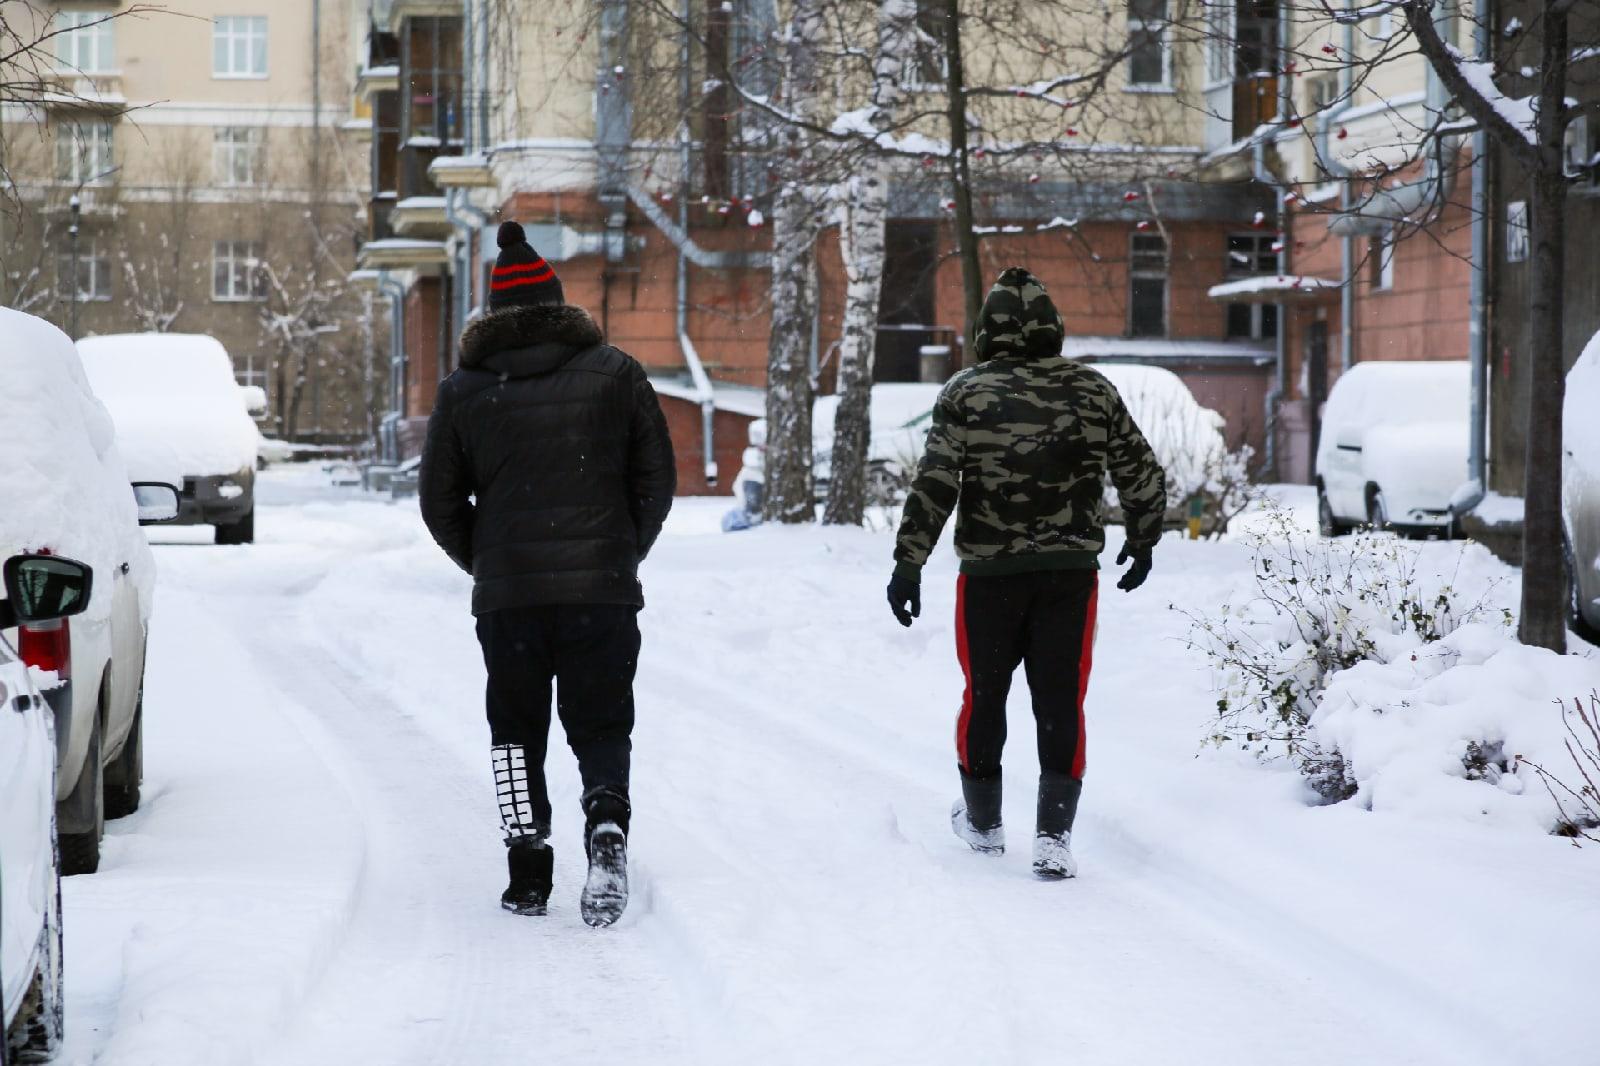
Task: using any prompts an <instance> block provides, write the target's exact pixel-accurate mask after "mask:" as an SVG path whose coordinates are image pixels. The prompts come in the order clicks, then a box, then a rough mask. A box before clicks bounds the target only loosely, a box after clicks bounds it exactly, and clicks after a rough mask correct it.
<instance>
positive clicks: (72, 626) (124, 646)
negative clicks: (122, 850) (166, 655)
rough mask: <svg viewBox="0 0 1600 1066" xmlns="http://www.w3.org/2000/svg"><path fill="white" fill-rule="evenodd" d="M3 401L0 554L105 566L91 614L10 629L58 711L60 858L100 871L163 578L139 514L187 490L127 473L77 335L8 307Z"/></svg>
mask: <svg viewBox="0 0 1600 1066" xmlns="http://www.w3.org/2000/svg"><path fill="white" fill-rule="evenodd" d="M0 412H3V413H4V417H0V456H3V457H4V458H3V460H0V559H4V558H9V557H11V556H13V555H21V554H25V553H38V554H50V555H56V556H60V557H63V558H66V559H74V560H78V561H81V562H82V563H84V564H85V565H87V566H88V567H89V568H90V570H91V571H92V573H93V574H94V577H95V588H94V594H93V596H92V597H91V598H90V600H89V603H88V606H87V608H86V609H85V610H84V611H83V612H82V613H79V614H75V615H73V616H72V617H70V618H67V619H64V620H50V621H43V622H39V623H37V624H33V623H24V624H20V625H18V626H17V627H16V628H15V632H13V633H11V634H10V635H9V639H10V642H11V645H12V646H13V647H15V648H16V649H17V651H18V653H19V655H20V656H21V658H22V661H23V662H24V663H26V664H27V665H28V666H29V667H30V668H31V669H32V670H33V671H34V677H35V680H36V682H37V683H38V684H39V687H40V688H41V689H43V690H44V692H45V698H46V699H47V700H48V701H49V704H50V707H51V709H52V711H53V714H54V720H55V737H56V767H57V788H56V800H57V803H56V824H57V831H58V833H59V837H60V844H61V865H62V870H63V872H65V873H69V874H72V873H92V872H93V871H94V870H95V869H96V868H97V867H98V866H99V862H100V837H101V833H102V831H103V829H104V823H105V819H107V818H117V817H120V816H122V815H125V814H129V813H132V812H133V811H134V810H135V809H137V808H138V805H139V785H140V778H141V775H142V770H143V766H142V751H143V741H142V736H143V731H142V722H143V715H142V713H141V706H142V703H143V688H144V666H145V638H146V635H147V633H148V632H149V625H150V608H151V602H152V597H153V594H154V591H155V559H154V557H153V556H152V555H151V552H150V545H149V544H148V543H147V542H146V540H145V537H144V534H143V532H142V531H141V530H140V529H139V525H140V523H141V522H148V521H158V520H170V519H172V518H174V517H176V515H177V512H178V498H177V489H176V487H175V486H173V485H170V484H168V485H138V486H133V485H130V482H129V478H128V473H127V468H126V467H125V465H124V463H123V458H122V455H121V452H120V450H119V448H118V443H117V436H116V428H115V426H114V424H113V423H112V420H111V416H110V415H109V414H108V413H107V411H106V409H105V407H104V406H103V405H102V404H101V403H100V402H99V400H97V399H96V398H95V395H94V393H93V391H92V390H91V389H90V386H89V379H88V377H87V376H86V375H85V373H84V369H83V365H82V363H81V362H80V361H79V359H78V353H77V352H76V351H75V350H74V349H73V346H72V342H71V341H70V340H68V339H67V336H66V334H64V333H62V332H61V331H60V330H58V329H57V328H56V327H54V326H52V325H50V324H49V323H48V322H45V321H44V320H42V319H39V318H35V317H33V316H32V315H27V314H23V313H21V312H19V311H13V310H9V309H4V308H0ZM7 628H9V627H7ZM0 635H5V633H4V631H3V630H0Z"/></svg>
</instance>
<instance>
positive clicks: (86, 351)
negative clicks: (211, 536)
mask: <svg viewBox="0 0 1600 1066" xmlns="http://www.w3.org/2000/svg"><path fill="white" fill-rule="evenodd" d="M78 351H79V353H80V354H81V355H82V356H83V364H84V368H85V369H86V370H87V371H88V373H89V380H90V381H91V382H92V383H93V385H94V391H95V394H96V395H98V396H99V397H100V399H101V400H102V401H103V402H104V403H105V405H106V407H107V408H108V409H109V410H110V411H111V417H112V418H113V419H115V421H116V425H117V437H118V440H119V441H120V443H121V445H122V449H123V452H124V454H125V455H126V456H127V459H128V466H129V469H130V470H131V471H132V472H133V473H134V475H135V476H136V477H142V478H150V479H152V480H166V479H167V478H168V477H170V476H173V474H174V473H175V474H176V475H177V476H178V477H181V479H182V482H181V484H182V489H183V507H182V510H181V512H180V514H179V516H178V522H179V523H180V524H184V525H197V524H202V523H203V524H208V525H213V526H215V527H216V541H217V543H218V544H249V543H250V542H252V541H254V540H255V528H256V526H255V521H256V517H255V516H256V512H255V476H256V475H255V471H256V461H257V456H258V453H259V449H260V441H261V433H260V431H259V430H258V429H256V424H255V422H254V421H252V420H251V418H250V408H251V407H252V406H256V404H257V403H258V402H259V400H260V395H259V394H260V390H259V389H242V388H240V387H239V385H238V383H237V382H236V381H235V380H234V376H233V360H232V359H231V358H229V356H228V353H227V350H226V349H224V348H223V347H222V345H221V344H220V343H219V342H218V341H217V340H216V339H215V338H214V337H207V336H202V335H200V334H192V333H124V334H116V335H110V336H104V337H86V338H84V339H83V340H81V341H79V342H78Z"/></svg>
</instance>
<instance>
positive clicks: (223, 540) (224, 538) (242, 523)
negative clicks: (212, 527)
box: [216, 507, 256, 544]
mask: <svg viewBox="0 0 1600 1066" xmlns="http://www.w3.org/2000/svg"><path fill="white" fill-rule="evenodd" d="M255 541H256V509H255V508H254V507H251V508H250V510H249V511H247V512H245V516H244V517H243V518H241V519H239V520H238V521H237V522H231V523H229V524H228V525H225V526H218V527H217V536H216V542H217V543H218V544H254V543H255Z"/></svg>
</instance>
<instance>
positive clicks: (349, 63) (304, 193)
mask: <svg viewBox="0 0 1600 1066" xmlns="http://www.w3.org/2000/svg"><path fill="white" fill-rule="evenodd" d="M132 7H133V5H130V4H128V3H104V2H99V3H96V2H73V3H58V4H40V5H34V8H35V14H36V15H37V16H38V17H39V18H40V19H43V20H48V22H47V23H43V24H41V26H40V27H39V29H41V30H43V29H46V28H47V29H49V30H51V31H54V36H53V37H51V38H50V39H49V40H48V41H47V42H46V45H47V47H49V49H50V50H51V53H52V54H51V56H50V57H49V61H48V65H49V66H50V68H52V87H51V89H50V91H48V92H45V93H43V94H41V95H40V99H38V100H37V101H36V102H34V103H32V104H31V105H29V106H20V105H19V106H13V107H8V108H7V110H6V112H5V113H4V114H3V115H0V149H3V151H4V155H5V163H6V168H7V171H8V173H9V174H10V176H11V178H12V180H13V182H14V189H13V191H14V193H15V196H16V198H17V200H18V202H19V203H20V205H21V211H20V213H8V216H7V217H6V219H5V221H4V222H3V223H0V225H4V227H5V228H6V233H5V241H6V244H5V247H6V253H5V256H4V266H3V269H0V285H3V290H0V299H4V301H5V302H6V303H7V304H9V305H11V306H15V307H20V308H22V309H25V310H28V311H30V312H31V313H34V314H38V315H41V316H43V317H45V318H48V319H50V320H51V321H53V322H55V323H57V324H58V325H60V326H62V327H63V328H65V329H69V330H71V331H72V332H74V334H75V335H79V336H81V335H86V334H92V333H114V332H131V331H143V330H163V331H178V332H195V333H207V334H211V335H213V336H215V337H217V338H218V339H219V340H221V341H222V343H223V344H224V345H225V346H226V347H227V349H228V351H229V352H230V353H231V354H232V355H233V358H234V361H235V364H236V367H237V370H238V375H239V380H240V381H241V382H243V383H249V384H255V385H260V386H262V387H263V388H265V389H266V390H267V393H268V397H269V412H270V413H269V415H268V417H267V419H266V421H265V422H264V424H263V429H264V430H266V431H267V432H269V433H286V434H293V435H294V436H296V437H299V438H302V439H327V440H352V439H357V440H358V439H362V438H364V437H366V436H367V435H368V433H369V431H370V425H369V423H370V420H371V414H370V407H371V400H370V397H369V392H370V389H369V388H368V384H367V379H368V377H369V374H368V370H367V363H368V362H369V353H370V350H371V343H372V338H371V337H370V336H369V329H368V322H369V316H368V315H367V314H366V313H365V300H364V297H363V296H362V294H360V293H358V292H355V291H354V290H352V287H351V286H350V285H349V284H348V280H347V279H348V273H349V270H350V268H351V266H352V265H353V258H354V251H355V238H356V234H357V233H358V232H359V229H360V225H361V219H360V215H361V213H362V212H364V210H365V207H366V188H367V145H366V142H365V139H364V138H365V136H366V135H367V132H368V129H369V126H368V125H364V124H350V123H349V122H348V120H349V118H350V115H349V106H348V101H349V99H350V91H351V84H350V78H351V70H352V68H353V65H354V64H353V58H354V56H355V54H356V52H355V50H356V48H357V47H358V46H362V45H364V43H365V5H364V4H358V3H354V2H352V0H291V2H275V3H261V2H256V0H189V2H187V3H185V4H183V5H181V6H175V7H172V8H168V9H164V10H149V11H144V12H138V11H133V10H131V9H132ZM74 230H75V231H76V232H75V234H74Z"/></svg>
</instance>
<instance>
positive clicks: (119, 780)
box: [105, 681, 144, 821]
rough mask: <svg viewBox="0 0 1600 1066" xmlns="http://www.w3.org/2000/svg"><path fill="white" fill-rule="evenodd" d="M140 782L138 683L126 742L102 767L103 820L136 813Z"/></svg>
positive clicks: (141, 718) (141, 723)
mask: <svg viewBox="0 0 1600 1066" xmlns="http://www.w3.org/2000/svg"><path fill="white" fill-rule="evenodd" d="M143 780H144V683H143V682H142V681H141V682H140V683H139V702H138V703H136V704H134V708H133V725H132V726H130V727H129V729H128V739H127V740H126V741H124V742H123V744H122V751H121V752H120V753H119V754H118V755H117V757H116V758H115V759H113V760H112V761H111V765H110V766H108V767H106V784H105V789H106V820H107V821H111V820H112V819H116V818H126V817H127V816H128V815H130V814H132V813H133V812H134V811H136V810H138V809H139V785H140V783H141V782H142V781H143Z"/></svg>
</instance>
